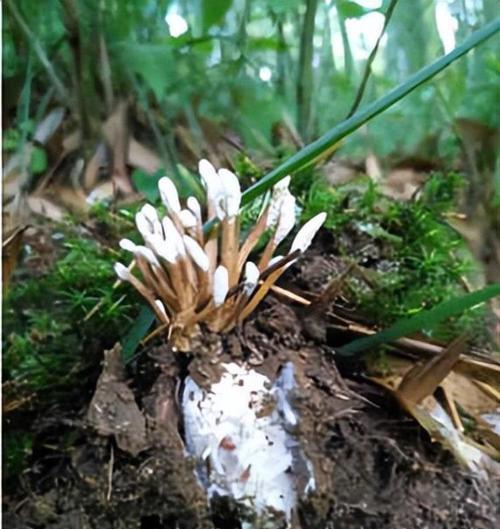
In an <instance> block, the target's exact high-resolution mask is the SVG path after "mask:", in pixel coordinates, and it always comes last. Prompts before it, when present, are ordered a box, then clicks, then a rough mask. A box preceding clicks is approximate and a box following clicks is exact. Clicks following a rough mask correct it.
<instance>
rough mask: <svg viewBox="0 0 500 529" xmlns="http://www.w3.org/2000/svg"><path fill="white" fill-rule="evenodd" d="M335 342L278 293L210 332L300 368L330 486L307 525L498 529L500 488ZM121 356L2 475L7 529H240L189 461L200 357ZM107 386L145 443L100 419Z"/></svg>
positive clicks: (50, 416)
mask: <svg viewBox="0 0 500 529" xmlns="http://www.w3.org/2000/svg"><path fill="white" fill-rule="evenodd" d="M339 266H340V265H338V264H337V263H335V262H334V261H333V260H332V258H331V257H330V256H328V255H326V256H325V255H322V256H314V254H313V256H312V257H311V258H310V259H309V261H307V262H306V263H302V264H301V265H300V266H299V267H298V268H297V269H296V273H297V274H298V275H299V277H297V278H296V281H297V284H299V285H303V287H304V288H306V287H307V288H308V289H309V290H313V289H317V288H318V287H319V286H321V285H325V284H326V282H327V280H328V276H329V275H330V274H331V273H333V272H335V273H338V271H339ZM340 269H341V267H340ZM322 327H324V328H322ZM337 339H340V338H338V337H335V334H334V332H333V331H331V329H328V326H327V324H326V321H325V318H324V310H322V311H321V312H320V313H318V311H316V312H313V313H312V314H311V312H307V311H306V312H305V311H304V309H300V310H298V309H295V308H291V307H289V306H287V304H286V303H283V302H282V301H280V300H278V299H275V298H273V297H272V296H271V297H270V298H269V299H268V300H267V301H266V302H265V303H264V304H263V305H262V307H261V309H260V310H259V311H258V312H257V314H256V315H255V316H254V317H253V318H251V319H250V320H249V321H248V322H247V323H246V324H245V325H244V326H243V328H242V329H239V330H237V331H235V332H234V333H233V334H232V335H230V336H229V337H226V338H224V339H223V340H219V339H218V338H217V339H215V341H213V340H212V341H210V340H208V341H209V342H210V344H209V346H210V347H213V346H214V343H216V344H218V346H219V347H220V348H221V350H222V351H223V352H224V355H227V354H229V355H231V356H233V357H234V356H236V357H239V358H245V359H246V360H248V361H249V362H251V363H252V364H253V365H255V366H256V368H257V369H260V370H262V371H265V372H266V373H267V374H271V375H275V374H276V371H277V368H278V366H279V364H280V363H281V362H282V361H283V360H285V359H293V360H294V362H295V364H296V366H298V369H297V371H298V378H299V381H300V384H301V386H302V389H303V392H302V395H301V396H300V398H298V399H297V403H296V405H297V408H298V409H299V411H300V413H301V417H302V427H301V434H302V440H303V445H304V450H305V451H306V453H307V455H308V456H309V457H310V458H311V459H312V460H313V461H314V462H315V464H316V469H317V481H318V492H317V493H316V494H314V495H313V496H312V497H310V498H306V499H304V500H303V502H302V503H301V505H300V509H299V515H298V518H299V520H300V526H301V527H302V528H303V529H309V528H310V529H316V528H317V529H325V528H335V529H353V528H356V529H357V528H373V529H378V528H390V529H392V528H393V529H405V528H408V529H410V528H411V529H413V528H428V529H434V528H436V529H437V528H449V529H451V528H457V529H458V528H471V529H472V528H474V529H476V528H477V529H480V528H484V529H486V528H491V529H493V528H495V527H498V526H499V523H500V510H499V507H500V506H499V504H498V492H499V487H498V483H488V484H484V483H480V482H478V481H477V480H476V479H475V478H474V477H473V476H471V475H468V474H467V473H466V472H464V471H463V470H462V469H461V468H460V467H459V466H458V465H457V464H456V463H455V462H454V461H453V460H452V458H451V457H450V456H449V455H448V454H447V453H446V452H444V451H443V450H441V448H440V447H439V446H437V445H433V444H432V443H431V442H430V440H429V439H428V436H427V435H426V433H425V432H423V431H422V429H420V428H419V427H418V425H417V424H416V423H415V422H414V421H413V420H411V419H410V418H408V417H407V416H405V415H404V414H403V413H402V412H401V411H400V409H399V408H398V406H397V404H396V403H395V402H393V401H392V400H391V399H390V398H389V397H388V396H387V395H386V394H384V393H383V392H382V391H381V390H379V389H378V388H375V387H374V386H373V385H371V384H370V383H369V382H368V381H366V380H364V379H363V376H362V371H361V369H360V367H361V364H359V362H358V361H354V362H352V361H351V362H349V363H348V364H346V363H344V362H338V358H337V357H336V356H335V352H334V349H333V347H332V344H333V343H334V342H335V341H336V340H337ZM116 351H118V350H115V351H114V352H113V351H112V352H110V353H107V355H106V362H105V366H104V367H105V369H104V371H103V373H102V374H101V377H100V378H99V381H97V379H96V376H94V377H91V378H89V381H88V390H87V391H86V392H83V394H82V392H81V389H80V386H76V387H77V388H78V394H77V393H76V392H75V394H72V393H71V391H68V394H67V395H66V396H65V398H64V399H63V400H59V401H58V402H57V403H54V404H53V405H52V406H49V407H47V406H46V407H44V410H43V412H40V413H38V414H36V413H35V414H34V415H33V414H32V415H31V416H30V417H31V418H32V419H33V423H32V424H31V429H32V431H33V432H34V435H35V437H34V445H33V451H32V456H31V459H30V464H29V468H28V469H27V470H26V471H25V472H24V473H23V474H22V475H21V476H20V477H19V479H16V480H14V479H11V480H10V481H7V482H5V483H4V517H3V520H4V525H3V526H4V527H5V528H9V529H21V528H22V529H25V528H32V529H87V528H88V529H91V528H92V529H170V528H171V529H174V528H182V529H188V528H193V529H194V528H214V527H216V528H220V529H226V528H227V529H230V528H235V529H236V528H238V527H240V525H239V523H238V522H237V521H235V520H236V519H237V518H238V513H237V511H238V507H237V506H234V505H231V504H230V503H229V502H226V501H220V502H219V503H218V504H217V505H213V506H212V508H208V506H207V504H206V501H205V498H204V495H203V493H202V491H201V490H200V488H199V487H198V485H197V483H196V480H195V478H194V471H193V465H192V463H191V462H190V461H189V460H187V459H186V458H185V457H184V452H183V447H182V440H181V435H182V425H181V424H179V421H178V418H177V417H178V416H177V413H176V404H175V402H176V387H175V379H176V378H177V377H179V376H182V375H183V374H185V373H186V372H187V369H188V368H189V366H188V363H189V358H187V357H186V356H182V357H180V356H179V357H176V356H175V355H174V353H173V352H172V351H171V350H169V349H168V347H166V346H164V345H158V346H156V347H154V348H149V350H147V351H146V350H145V351H143V352H142V353H141V354H140V355H139V356H138V357H136V359H135V360H134V361H133V362H132V363H131V364H130V365H128V366H127V369H126V370H123V369H122V368H121V367H120V366H116V365H114V361H115V360H116V358H117V357H116ZM337 364H338V365H339V368H340V370H341V373H339V372H338V371H337V367H336V366H337ZM103 384H105V386H103ZM96 385H97V387H98V390H103V387H105V388H107V389H106V391H105V394H106V399H107V400H106V406H107V410H108V412H109V413H108V415H107V417H108V418H109V417H110V416H111V415H113V413H116V414H119V415H120V417H124V416H125V417H128V418H129V419H130V421H131V422H132V425H135V424H136V423H135V422H134V421H137V424H139V426H137V428H139V429H140V430H141V434H140V435H139V440H138V438H137V429H136V428H135V426H134V427H132V428H131V429H130V428H129V430H128V432H129V433H130V432H131V433H130V435H131V436H135V437H133V438H132V437H128V436H129V433H127V431H123V430H121V431H120V432H118V431H115V430H113V428H114V425H113V424H112V422H113V421H111V423H109V422H107V423H105V424H104V423H102V422H100V421H99V418H96V416H95V414H94V415H93V412H90V413H89V406H90V403H91V399H92V395H93V394H94V392H95V389H96ZM75 391H76V390H75ZM98 393H99V391H98V392H97V393H96V394H95V395H96V396H95V397H94V399H96V398H98ZM96 402H97V404H98V405H100V404H102V401H101V400H98V401H96V400H94V401H93V405H94V404H96ZM98 407H99V406H98ZM35 411H36V410H35ZM110 414H111V415H110ZM113 416H114V415H113ZM18 420H19V421H20V420H23V416H22V415H21V412H16V413H13V414H10V415H9V416H8V417H7V418H6V419H4V428H7V429H8V428H9V427H10V425H11V424H12V423H13V422H15V421H18ZM130 421H129V422H130ZM129 426H130V425H129ZM276 527H278V526H276Z"/></svg>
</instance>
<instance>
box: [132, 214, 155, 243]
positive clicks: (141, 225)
mask: <svg viewBox="0 0 500 529" xmlns="http://www.w3.org/2000/svg"><path fill="white" fill-rule="evenodd" d="M135 225H136V226H137V229H138V230H139V233H140V234H141V235H142V236H143V237H144V238H146V237H148V236H149V235H152V234H153V233H154V230H153V227H152V225H151V223H150V222H149V220H148V219H147V218H146V216H145V215H144V213H143V212H142V211H138V212H137V213H136V215H135Z"/></svg>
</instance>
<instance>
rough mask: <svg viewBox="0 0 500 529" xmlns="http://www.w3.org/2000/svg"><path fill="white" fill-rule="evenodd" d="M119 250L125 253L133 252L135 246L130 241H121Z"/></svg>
mask: <svg viewBox="0 0 500 529" xmlns="http://www.w3.org/2000/svg"><path fill="white" fill-rule="evenodd" d="M119 244H120V248H121V249H122V250H125V251H127V252H132V253H133V252H135V250H136V248H137V245H136V244H135V243H133V242H132V241H131V240H130V239H122V240H121V241H120V242H119Z"/></svg>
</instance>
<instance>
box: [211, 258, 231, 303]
mask: <svg viewBox="0 0 500 529" xmlns="http://www.w3.org/2000/svg"><path fill="white" fill-rule="evenodd" d="M228 291H229V274H228V272H227V268H226V267H225V266H222V265H220V266H218V267H217V269H216V270H215V273H214V293H213V297H214V305H215V306H216V307H219V306H220V305H222V304H223V303H224V301H225V300H226V296H227V293H228Z"/></svg>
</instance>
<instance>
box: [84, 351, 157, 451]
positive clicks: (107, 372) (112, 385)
mask: <svg viewBox="0 0 500 529" xmlns="http://www.w3.org/2000/svg"><path fill="white" fill-rule="evenodd" d="M87 421H88V423H89V424H90V426H92V428H94V429H95V430H96V431H97V433H99V434H100V435H103V436H110V435H112V436H114V438H115V440H116V444H117V445H118V447H119V448H121V449H122V450H124V451H125V452H128V453H129V454H132V455H134V456H135V455H137V454H138V453H139V452H142V451H143V450H145V449H146V448H148V442H147V440H146V419H145V417H144V415H143V414H142V413H141V411H140V409H139V406H138V405H137V403H136V401H135V398H134V394H133V393H132V390H131V389H130V388H129V387H128V385H127V383H126V381H125V370H124V368H123V364H122V361H121V346H120V344H117V345H115V346H114V347H113V349H110V350H108V351H105V352H104V366H103V370H102V373H101V375H100V377H99V380H98V381H97V387H96V390H95V393H94V396H93V398H92V401H91V403H90V406H89V409H88V412H87Z"/></svg>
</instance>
